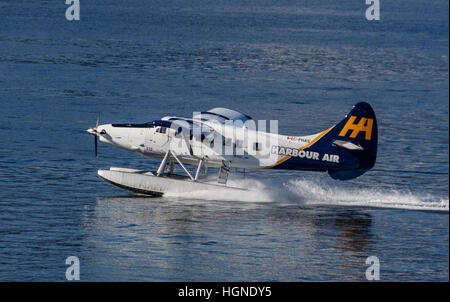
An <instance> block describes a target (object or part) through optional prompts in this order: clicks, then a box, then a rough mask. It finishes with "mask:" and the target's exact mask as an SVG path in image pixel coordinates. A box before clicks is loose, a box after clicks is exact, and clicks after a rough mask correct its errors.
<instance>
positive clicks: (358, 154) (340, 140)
mask: <svg viewBox="0 0 450 302" xmlns="http://www.w3.org/2000/svg"><path fill="white" fill-rule="evenodd" d="M320 145H321V146H322V147H326V148H328V149H329V150H330V149H333V151H334V152H338V153H339V154H340V159H341V162H342V164H343V165H338V166H336V167H332V168H330V169H329V170H328V173H329V174H330V176H331V177H332V178H334V179H340V180H347V179H352V178H355V177H358V176H360V175H362V174H363V173H364V172H366V171H367V170H369V169H371V168H372V167H373V166H374V165H375V161H376V158H377V146H378V127H377V119H376V117H375V112H374V111H373V109H372V107H371V106H370V105H369V104H368V103H365V102H361V103H358V104H356V105H355V106H354V107H353V109H352V110H351V111H350V113H349V114H347V115H346V117H345V119H343V120H342V121H341V122H339V123H338V124H337V125H336V126H334V127H333V129H331V130H330V131H329V132H328V133H327V134H326V135H324V137H322V138H321V139H320ZM346 162H347V163H349V165H350V163H352V164H351V166H352V168H350V169H349V168H348V166H349V165H347V167H345V163H346Z"/></svg>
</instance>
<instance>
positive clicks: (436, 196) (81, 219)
mask: <svg viewBox="0 0 450 302" xmlns="http://www.w3.org/2000/svg"><path fill="white" fill-rule="evenodd" d="M60 2H61V3H60V4H58V5H56V4H55V3H54V2H52V1H0V28H1V31H0V88H1V89H0V103H1V114H0V137H1V144H0V226H1V227H0V280H2V281H6V280H15V281H21V280H33V281H47V280H51V281H64V280H65V270H66V268H67V265H66V264H65V259H66V258H67V257H68V256H71V255H75V256H78V257H79V258H80V263H81V275H80V277H81V280H84V281H138V280H144V281H341V280H343V281H365V280H366V279H365V271H366V269H367V267H368V265H366V264H365V260H366V258H367V257H369V256H377V257H378V258H379V259H380V278H381V280H384V281H421V280H426V281H432V280H433V281H448V227H449V226H448V202H449V201H448V200H449V198H448V193H449V192H448V187H449V178H448V154H449V141H448V134H449V131H448V122H449V120H448V116H449V113H448V96H449V94H448V1H434V2H433V3H432V4H430V3H429V2H428V1H418V0H415V1H409V2H408V4H407V6H406V5H402V4H401V3H396V2H395V3H386V2H383V8H382V12H381V18H382V19H381V20H380V21H379V22H368V21H367V20H366V19H365V17H364V11H365V8H366V6H365V5H364V2H363V1H361V3H356V2H355V1H337V2H336V1H324V2H322V1H313V2H314V3H311V1H305V2H299V3H296V4H293V3H292V2H284V1H281V2H280V1H277V2H276V3H275V2H273V3H270V2H267V1H254V2H248V1H247V2H245V3H241V2H235V1H223V2H221V1H219V2H217V1H214V2H210V1H194V2H191V1H190V2H189V3H188V2H185V1H176V2H173V3H169V4H168V3H165V2H162V3H157V4H155V3H151V4H148V3H144V2H141V1H127V2H126V3H125V2H123V3H122V2H120V3H115V4H112V3H110V2H109V1H94V2H95V3H87V2H86V1H84V2H82V10H81V20H80V21H79V22H68V21H66V20H65V18H64V11H65V8H66V6H65V5H64V1H60ZM89 2H93V1H89ZM315 2H320V3H315ZM359 101H367V102H369V103H370V104H371V105H372V106H373V107H374V110H375V112H376V114H377V117H378V126H379V151H378V159H377V163H376V166H375V168H374V170H372V171H370V172H368V173H366V174H364V175H363V176H361V177H359V178H357V179H355V180H351V181H346V182H342V181H335V180H332V179H331V178H329V176H328V175H327V174H326V173H325V174H322V173H307V172H295V171H275V170H264V171H247V173H246V174H245V175H243V174H236V175H233V176H232V177H231V179H230V184H232V185H239V186H244V187H248V188H250V189H251V190H250V191H248V192H246V193H245V194H242V193H241V192H239V193H236V194H225V193H224V192H221V191H220V190H217V191H211V192H193V193H189V194H187V193H186V194H169V195H168V196H166V197H162V198H148V197H142V196H134V195H132V194H130V193H128V192H125V191H123V190H120V189H118V188H114V187H112V186H111V185H109V184H106V183H104V182H102V181H101V180H100V179H99V178H97V176H96V171H97V169H100V168H107V167H109V166H124V167H133V168H143V169H150V170H155V169H156V167H157V165H158V162H157V161H152V160H148V159H144V158H141V157H138V156H136V155H133V154H131V153H127V152H125V151H122V150H118V149H114V148H111V147H109V146H105V145H103V144H100V145H99V153H100V156H99V157H98V158H95V157H94V156H93V153H94V151H93V138H92V137H91V136H89V135H87V134H86V132H85V129H87V128H88V127H90V126H93V125H94V124H95V122H96V120H97V117H99V119H100V123H107V122H117V123H121V122H146V121H150V120H153V119H158V118H160V117H162V116H165V115H180V116H190V114H191V113H192V112H193V111H199V110H200V111H203V110H207V109H210V108H213V107H218V106H223V107H229V108H232V109H236V110H240V111H242V112H245V113H247V114H249V115H251V116H252V117H253V118H255V119H266V120H271V119H276V120H279V130H280V132H281V133H283V134H287V135H307V134H312V133H317V132H319V131H322V130H324V129H327V128H328V127H330V126H331V125H333V124H335V123H336V122H338V121H340V120H341V119H342V118H343V117H344V115H345V114H347V113H348V112H349V111H350V109H351V107H352V105H354V104H355V103H357V102H359Z"/></svg>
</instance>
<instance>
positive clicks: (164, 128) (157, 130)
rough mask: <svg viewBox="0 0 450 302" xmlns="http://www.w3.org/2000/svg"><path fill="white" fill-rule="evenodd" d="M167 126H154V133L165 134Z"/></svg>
mask: <svg viewBox="0 0 450 302" xmlns="http://www.w3.org/2000/svg"><path fill="white" fill-rule="evenodd" d="M166 131H167V128H166V127H158V128H156V133H161V134H166Z"/></svg>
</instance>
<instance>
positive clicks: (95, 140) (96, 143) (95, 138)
mask: <svg viewBox="0 0 450 302" xmlns="http://www.w3.org/2000/svg"><path fill="white" fill-rule="evenodd" d="M94 142H95V143H94V145H95V156H96V157H97V155H98V152H97V148H98V147H97V145H98V139H97V135H94Z"/></svg>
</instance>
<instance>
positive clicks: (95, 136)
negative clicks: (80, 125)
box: [87, 116, 99, 157]
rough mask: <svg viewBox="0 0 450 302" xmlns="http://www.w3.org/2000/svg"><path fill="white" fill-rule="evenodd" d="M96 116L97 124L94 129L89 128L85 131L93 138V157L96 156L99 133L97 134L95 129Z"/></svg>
mask: <svg viewBox="0 0 450 302" xmlns="http://www.w3.org/2000/svg"><path fill="white" fill-rule="evenodd" d="M98 120H99V118H98V116H97V123H96V124H95V128H89V129H88V130H87V132H88V133H89V134H92V135H93V136H94V151H95V156H96V157H97V156H98V135H99V133H98V132H97V127H98Z"/></svg>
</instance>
